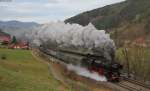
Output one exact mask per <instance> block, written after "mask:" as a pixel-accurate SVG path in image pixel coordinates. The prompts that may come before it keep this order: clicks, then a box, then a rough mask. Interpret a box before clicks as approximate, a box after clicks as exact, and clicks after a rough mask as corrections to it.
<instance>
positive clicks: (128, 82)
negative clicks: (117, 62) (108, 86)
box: [116, 78, 150, 91]
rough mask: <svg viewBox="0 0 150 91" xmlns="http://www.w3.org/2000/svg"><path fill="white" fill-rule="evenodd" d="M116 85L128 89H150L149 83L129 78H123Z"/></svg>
mask: <svg viewBox="0 0 150 91" xmlns="http://www.w3.org/2000/svg"><path fill="white" fill-rule="evenodd" d="M116 85H117V86H119V87H121V88H123V89H125V90H126V91H150V86H149V85H146V84H143V83H141V82H139V81H136V80H133V79H129V78H123V79H122V80H121V81H120V82H119V83H116Z"/></svg>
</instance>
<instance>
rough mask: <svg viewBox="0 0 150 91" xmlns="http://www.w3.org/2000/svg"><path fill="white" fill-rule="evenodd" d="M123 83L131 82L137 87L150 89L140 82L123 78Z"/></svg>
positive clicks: (149, 86)
mask: <svg viewBox="0 0 150 91" xmlns="http://www.w3.org/2000/svg"><path fill="white" fill-rule="evenodd" d="M124 80H125V81H128V82H131V83H134V84H137V85H139V86H142V87H145V88H147V89H150V85H147V84H143V83H142V82H140V81H137V80H133V79H129V78H124Z"/></svg>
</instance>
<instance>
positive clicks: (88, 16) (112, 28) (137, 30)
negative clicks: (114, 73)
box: [65, 0, 150, 46]
mask: <svg viewBox="0 0 150 91" xmlns="http://www.w3.org/2000/svg"><path fill="white" fill-rule="evenodd" d="M65 22H66V23H78V24H81V25H87V24H88V23H89V22H91V23H92V24H94V25H95V26H96V28H98V29H105V30H107V31H108V32H110V33H111V35H112V37H113V38H114V39H116V40H117V41H119V44H118V45H120V46H121V45H123V44H124V42H125V41H132V42H133V41H135V40H137V39H139V38H143V39H144V40H145V41H149V39H150V37H149V36H150V1H149V0H126V1H124V2H121V3H117V4H113V5H108V6H105V7H102V8H98V9H95V10H92V11H87V12H84V13H81V14H79V15H77V16H74V17H71V18H69V19H67V20H65ZM120 40H121V41H120Z"/></svg>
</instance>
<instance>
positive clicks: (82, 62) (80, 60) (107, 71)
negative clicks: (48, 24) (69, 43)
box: [40, 46, 122, 82]
mask: <svg viewBox="0 0 150 91" xmlns="http://www.w3.org/2000/svg"><path fill="white" fill-rule="evenodd" d="M40 51H42V52H44V53H45V54H47V55H50V56H52V57H54V58H56V59H59V60H60V61H62V62H64V63H66V64H72V65H77V66H81V67H85V68H87V69H88V70H89V71H90V72H91V73H92V72H97V73H98V74H99V75H101V76H105V77H106V78H107V80H108V81H111V82H118V81H119V78H120V71H121V69H122V65H120V64H119V63H117V62H115V61H114V59H113V56H114V55H112V59H111V60H110V59H107V58H106V57H105V56H104V55H97V54H94V53H87V52H84V53H83V52H79V51H75V50H68V49H64V48H63V49H60V48H45V47H43V46H40Z"/></svg>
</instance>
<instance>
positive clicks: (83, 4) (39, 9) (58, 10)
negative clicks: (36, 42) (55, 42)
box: [0, 0, 124, 23]
mask: <svg viewBox="0 0 150 91" xmlns="http://www.w3.org/2000/svg"><path fill="white" fill-rule="evenodd" d="M121 1H124V0H12V2H0V11H1V14H0V20H20V21H35V22H39V23H43V22H49V21H57V20H64V19H66V18H69V17H71V16H74V15H76V14H79V13H81V12H84V11H87V10H92V9H95V8H99V7H102V6H105V5H108V4H112V3H117V2H121Z"/></svg>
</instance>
